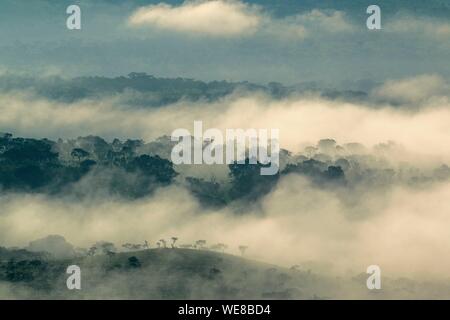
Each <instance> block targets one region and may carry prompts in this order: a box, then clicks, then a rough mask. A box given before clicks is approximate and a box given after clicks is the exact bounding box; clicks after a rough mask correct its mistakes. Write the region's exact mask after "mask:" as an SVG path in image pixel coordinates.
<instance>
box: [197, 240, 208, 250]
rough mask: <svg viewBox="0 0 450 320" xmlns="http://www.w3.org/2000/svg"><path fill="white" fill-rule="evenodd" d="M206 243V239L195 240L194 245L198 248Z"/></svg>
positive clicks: (201, 247)
mask: <svg viewBox="0 0 450 320" xmlns="http://www.w3.org/2000/svg"><path fill="white" fill-rule="evenodd" d="M205 245H206V240H197V241H195V247H196V248H199V249H203V247H204V246H205Z"/></svg>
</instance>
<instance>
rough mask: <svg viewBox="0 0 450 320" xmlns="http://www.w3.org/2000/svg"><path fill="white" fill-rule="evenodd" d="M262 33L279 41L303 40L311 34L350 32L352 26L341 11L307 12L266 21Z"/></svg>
mask: <svg viewBox="0 0 450 320" xmlns="http://www.w3.org/2000/svg"><path fill="white" fill-rule="evenodd" d="M265 22H266V24H265V28H264V30H263V31H265V32H267V33H269V34H272V35H275V36H277V37H279V38H281V39H291V40H292V39H304V38H306V37H308V36H310V35H312V34H315V35H317V32H320V33H321V34H332V33H339V32H351V31H353V30H354V26H353V25H352V24H351V23H350V22H348V21H347V20H346V18H345V14H344V13H343V12H341V11H332V12H323V11H320V10H316V9H314V10H312V11H309V12H305V13H301V14H297V15H293V16H288V17H285V18H284V19H271V18H267V19H266V21H265Z"/></svg>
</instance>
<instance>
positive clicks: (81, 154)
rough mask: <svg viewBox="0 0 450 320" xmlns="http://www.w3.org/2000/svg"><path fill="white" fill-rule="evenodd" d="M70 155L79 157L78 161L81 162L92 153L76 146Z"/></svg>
mask: <svg viewBox="0 0 450 320" xmlns="http://www.w3.org/2000/svg"><path fill="white" fill-rule="evenodd" d="M70 155H71V156H72V158H77V159H78V162H81V159H82V158H86V157H88V156H89V155H90V153H89V152H87V151H85V150H83V149H81V148H75V149H73V150H72V152H71V153H70Z"/></svg>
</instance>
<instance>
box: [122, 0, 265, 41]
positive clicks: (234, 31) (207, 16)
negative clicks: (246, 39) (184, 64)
mask: <svg viewBox="0 0 450 320" xmlns="http://www.w3.org/2000/svg"><path fill="white" fill-rule="evenodd" d="M260 22H261V16H260V15H259V13H258V12H257V10H256V9H255V8H254V7H250V6H249V5H246V4H243V3H241V2H237V1H223V0H213V1H207V2H205V1H186V2H184V3H183V4H182V5H181V6H178V7H174V6H171V5H168V4H165V3H160V4H158V5H151V6H146V7H142V8H140V9H138V10H137V11H136V12H134V13H133V14H132V15H131V17H130V18H129V23H130V24H131V25H132V26H139V25H148V26H152V27H154V28H158V29H165V30H173V31H178V32H188V33H197V34H204V35H211V36H239V35H246V34H251V33H253V32H255V31H256V29H257V27H258V25H259V24H260Z"/></svg>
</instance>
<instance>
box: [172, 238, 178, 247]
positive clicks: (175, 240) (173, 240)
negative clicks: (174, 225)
mask: <svg viewBox="0 0 450 320" xmlns="http://www.w3.org/2000/svg"><path fill="white" fill-rule="evenodd" d="M171 239H172V244H171V246H172V249H173V248H175V242H177V240H178V238H177V237H172V238H171Z"/></svg>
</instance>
